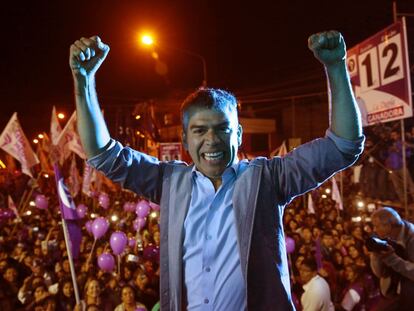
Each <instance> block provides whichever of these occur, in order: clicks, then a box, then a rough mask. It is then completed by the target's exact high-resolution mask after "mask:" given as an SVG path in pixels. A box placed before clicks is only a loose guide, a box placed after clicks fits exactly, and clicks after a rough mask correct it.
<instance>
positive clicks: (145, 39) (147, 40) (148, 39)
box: [141, 34, 207, 86]
mask: <svg viewBox="0 0 414 311" xmlns="http://www.w3.org/2000/svg"><path fill="white" fill-rule="evenodd" d="M141 43H142V44H143V45H144V46H148V47H149V46H154V45H155V42H154V37H153V36H151V35H150V34H144V35H142V36H141ZM162 47H163V48H167V49H170V50H175V51H179V52H181V53H184V54H187V55H190V56H193V57H195V58H197V59H199V60H200V61H201V63H202V64H203V81H202V83H201V85H202V86H207V62H206V59H205V58H204V57H203V56H202V55H200V54H198V53H195V52H193V51H189V50H186V49H181V48H177V47H172V46H164V45H163V46H162ZM152 57H153V58H155V59H157V58H158V54H157V53H156V52H153V53H152Z"/></svg>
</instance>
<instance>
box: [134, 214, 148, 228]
mask: <svg viewBox="0 0 414 311" xmlns="http://www.w3.org/2000/svg"><path fill="white" fill-rule="evenodd" d="M146 222H147V220H146V219H145V218H140V217H138V218H137V219H135V220H134V222H133V226H134V229H135V231H139V230H141V229H142V228H144V227H145V224H146Z"/></svg>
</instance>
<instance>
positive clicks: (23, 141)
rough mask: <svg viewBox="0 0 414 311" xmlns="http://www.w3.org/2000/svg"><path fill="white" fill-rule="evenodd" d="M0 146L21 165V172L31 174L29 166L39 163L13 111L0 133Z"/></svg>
mask: <svg viewBox="0 0 414 311" xmlns="http://www.w3.org/2000/svg"><path fill="white" fill-rule="evenodd" d="M0 148H1V149H3V150H4V151H6V152H7V153H8V154H10V155H11V156H12V157H14V158H15V159H16V160H17V161H19V162H20V163H21V165H22V172H23V173H25V174H26V175H29V176H30V177H33V176H32V173H31V172H30V168H31V167H32V166H33V165H36V164H38V163H39V159H38V158H37V156H36V153H34V151H33V149H32V147H31V146H30V143H29V141H28V140H27V138H26V135H24V132H23V129H22V127H21V126H20V123H19V120H18V119H17V112H15V113H14V114H13V115H12V117H11V118H10V121H9V123H7V125H6V127H5V129H4V130H3V133H1V135H0Z"/></svg>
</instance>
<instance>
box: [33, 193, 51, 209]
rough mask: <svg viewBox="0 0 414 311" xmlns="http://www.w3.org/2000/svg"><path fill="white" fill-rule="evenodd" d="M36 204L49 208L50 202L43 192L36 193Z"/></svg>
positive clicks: (38, 206)
mask: <svg viewBox="0 0 414 311" xmlns="http://www.w3.org/2000/svg"><path fill="white" fill-rule="evenodd" d="M35 204H36V207H37V208H38V209H47V207H48V205H49V203H48V202H47V198H46V197H45V196H44V195H43V194H38V195H36V198H35Z"/></svg>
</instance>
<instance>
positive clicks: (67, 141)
mask: <svg viewBox="0 0 414 311" xmlns="http://www.w3.org/2000/svg"><path fill="white" fill-rule="evenodd" d="M57 145H58V146H59V147H61V150H62V151H63V152H64V154H65V156H64V158H65V159H66V158H67V157H68V154H67V153H66V152H65V151H66V150H65V148H66V149H67V148H69V150H70V151H73V152H74V153H76V154H77V155H78V156H80V157H81V158H82V159H86V155H85V152H84V150H83V146H82V143H81V140H80V137H79V135H78V132H77V130H76V111H74V112H73V114H72V116H71V117H70V119H69V120H68V123H66V125H65V127H64V128H63V130H62V132H61V133H60V135H59V136H58V138H57Z"/></svg>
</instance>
